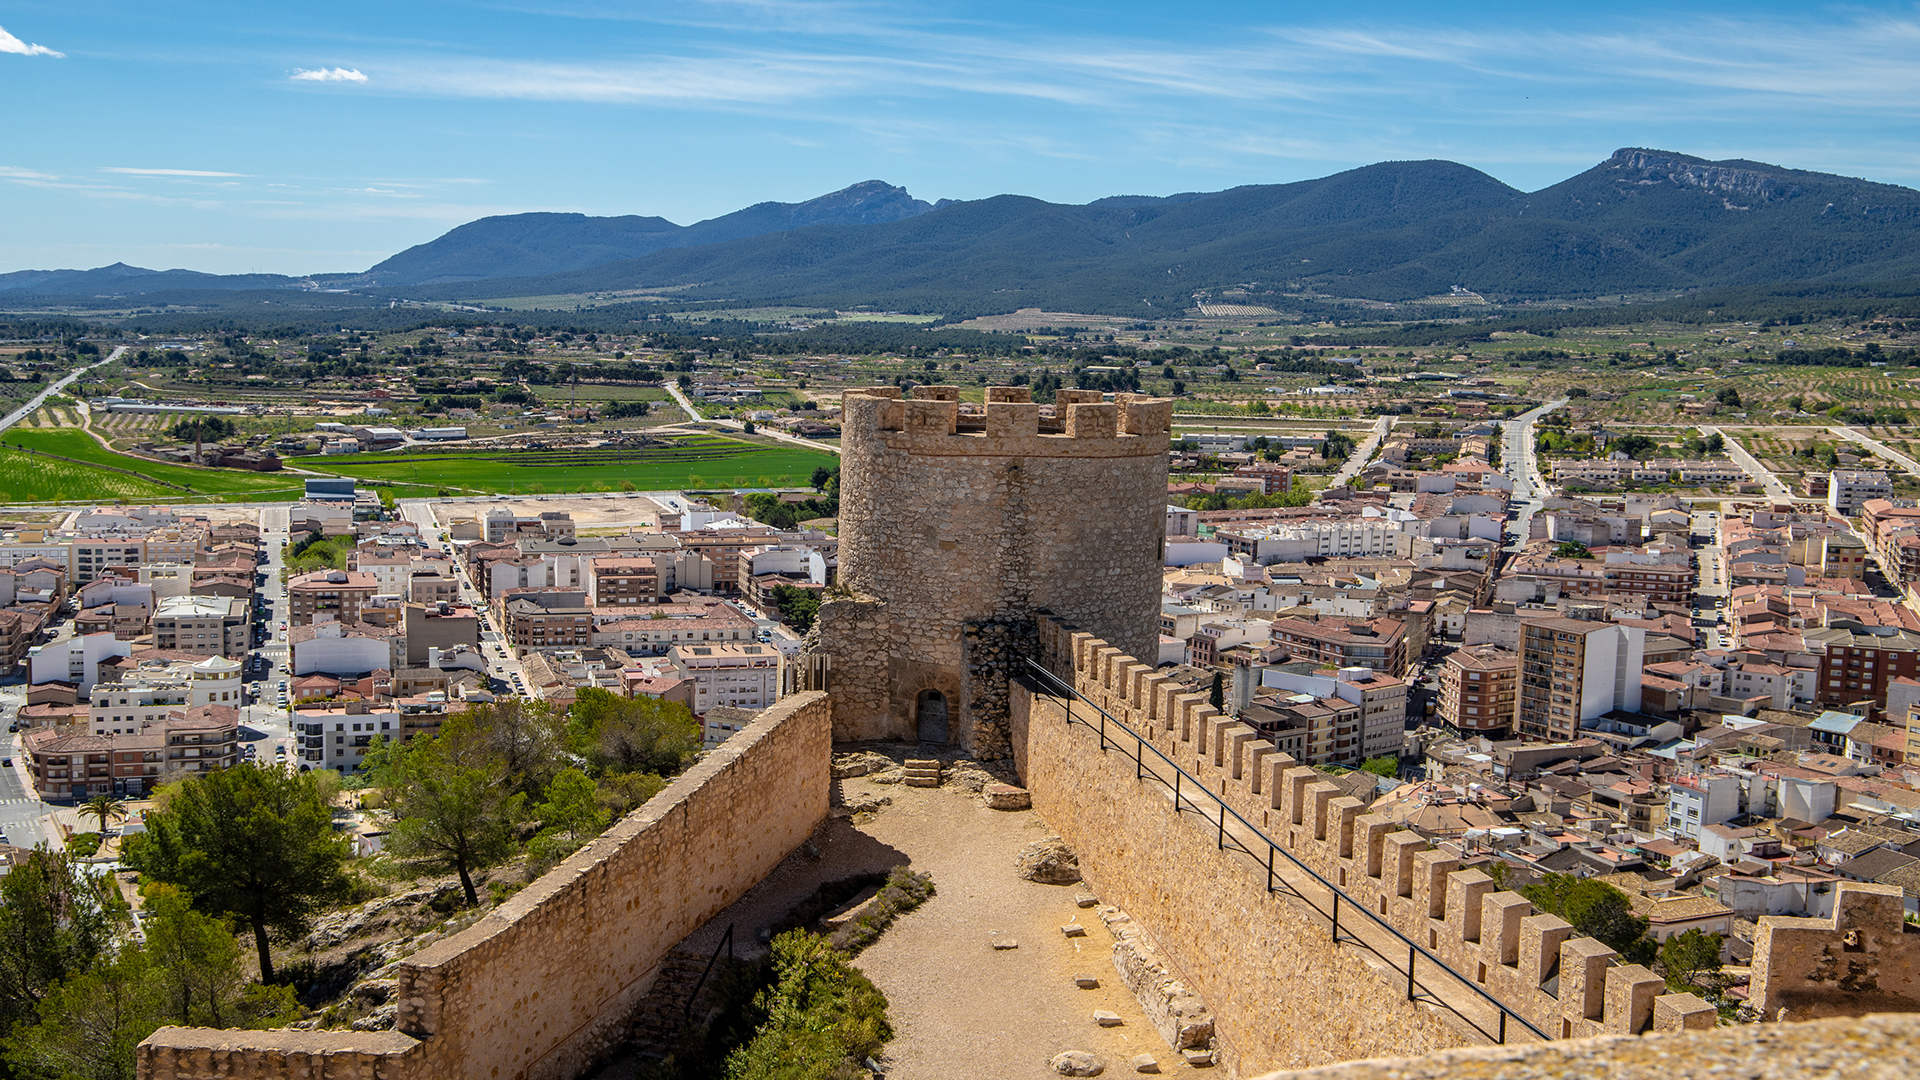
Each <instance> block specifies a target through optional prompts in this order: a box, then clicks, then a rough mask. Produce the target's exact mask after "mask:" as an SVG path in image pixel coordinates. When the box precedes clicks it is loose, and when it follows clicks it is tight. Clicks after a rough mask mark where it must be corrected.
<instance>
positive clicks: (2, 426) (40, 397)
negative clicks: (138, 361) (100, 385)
mask: <svg viewBox="0 0 1920 1080" xmlns="http://www.w3.org/2000/svg"><path fill="white" fill-rule="evenodd" d="M126 351H127V346H125V345H116V346H114V350H113V351H112V352H110V353H108V354H107V357H106V359H104V360H96V361H94V362H93V363H91V364H85V365H82V366H81V367H77V368H74V369H73V370H72V371H70V372H68V373H67V374H66V376H65V377H64V378H62V379H61V380H60V381H59V382H57V383H54V384H53V385H51V386H49V387H47V388H46V389H45V390H42V391H40V393H39V394H37V395H35V396H34V398H33V400H32V401H29V402H27V403H26V404H25V405H22V406H20V407H19V408H17V409H15V410H13V411H12V412H10V413H8V414H7V415H6V418H5V419H3V420H0V431H5V430H7V429H8V428H10V427H12V426H13V425H15V424H17V423H19V422H20V421H22V420H24V419H26V418H27V417H28V416H29V415H31V414H32V413H33V410H35V409H37V408H39V407H40V404H41V403H42V402H44V401H46V400H47V399H48V398H50V397H52V396H53V395H55V394H57V393H59V392H60V391H62V390H65V389H66V388H67V387H68V386H70V385H72V383H73V380H75V379H77V378H79V377H80V376H82V375H84V374H86V373H87V372H89V371H92V370H93V369H94V368H97V367H99V366H100V365H101V364H111V363H113V362H114V361H115V360H118V359H120V354H121V353H124V352H126Z"/></svg>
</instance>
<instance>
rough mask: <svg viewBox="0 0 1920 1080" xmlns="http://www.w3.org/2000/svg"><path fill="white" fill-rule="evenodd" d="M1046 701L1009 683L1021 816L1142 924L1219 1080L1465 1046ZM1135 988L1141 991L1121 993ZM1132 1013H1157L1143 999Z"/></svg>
mask: <svg viewBox="0 0 1920 1080" xmlns="http://www.w3.org/2000/svg"><path fill="white" fill-rule="evenodd" d="M1063 717H1064V714H1063V713H1062V712H1060V710H1059V709H1058V707H1057V704H1056V703H1055V702H1054V701H1053V700H1052V699H1050V698H1046V697H1043V696H1034V695H1032V694H1031V693H1029V692H1028V691H1027V689H1026V687H1025V686H1023V685H1022V684H1020V683H1018V682H1016V683H1015V685H1014V689H1013V708H1012V728H1013V734H1014V762H1015V764H1016V765H1017V766H1018V767H1019V769H1020V774H1021V776H1022V778H1023V780H1024V782H1025V783H1026V786H1027V788H1028V789H1029V790H1030V791H1031V792H1032V794H1033V808H1034V809H1035V810H1036V811H1038V812H1039V814H1040V816H1041V817H1042V818H1043V819H1045V820H1046V822H1047V825H1048V826H1049V827H1050V828H1052V829H1053V830H1054V831H1055V832H1057V833H1059V834H1060V836H1061V837H1062V838H1063V839H1065V840H1066V841H1067V843H1069V844H1071V845H1072V846H1073V849H1074V851H1075V852H1076V853H1077V854H1078V855H1079V857H1080V872H1081V874H1082V875H1084V876H1085V878H1086V880H1087V882H1088V884H1089V885H1090V886H1091V887H1092V888H1093V890H1094V892H1095V893H1097V894H1098V895H1099V897H1100V899H1101V900H1102V902H1104V903H1107V904H1113V905H1117V906H1119V907H1120V908H1121V909H1123V910H1125V911H1126V912H1127V914H1128V915H1130V916H1132V917H1133V919H1134V920H1135V921H1137V922H1138V923H1140V924H1141V925H1142V926H1144V927H1145V928H1146V929H1147V930H1149V931H1150V932H1151V933H1152V935H1153V938H1154V939H1155V941H1156V943H1157V945H1158V947H1159V953H1160V959H1161V961H1162V962H1163V963H1164V964H1165V965H1166V966H1167V967H1168V968H1169V969H1171V971H1172V972H1174V973H1176V974H1177V975H1178V976H1179V981H1180V982H1182V983H1184V984H1185V985H1186V986H1188V987H1191V988H1192V989H1193V990H1194V991H1196V992H1197V993H1198V994H1199V996H1200V997H1201V998H1202V999H1203V1000H1204V1001H1205V1002H1206V1003H1207V1005H1208V1006H1209V1007H1210V1008H1211V1010H1212V1013H1213V1021H1214V1025H1213V1034H1214V1037H1215V1038H1216V1039H1217V1049H1216V1057H1217V1059H1218V1062H1219V1064H1220V1066H1221V1068H1222V1069H1223V1071H1225V1072H1227V1073H1228V1074H1229V1075H1235V1076H1249V1075H1253V1074H1255V1073H1260V1072H1265V1071H1267V1070H1270V1069H1276V1068H1282V1067H1299V1066H1306V1065H1318V1064H1322V1063H1326V1062H1334V1061H1347V1060H1351V1059H1353V1058H1363V1057H1374V1056H1377V1055H1380V1054H1386V1053H1392V1052H1395V1051H1399V1052H1408V1051H1412V1052H1424V1051H1428V1050H1437V1049H1442V1048H1445V1047H1450V1046H1460V1045H1464V1044H1465V1043H1467V1041H1468V1039H1467V1035H1466V1033H1465V1032H1463V1031H1461V1030H1459V1029H1457V1028H1455V1027H1454V1026H1453V1025H1452V1024H1451V1023H1449V1022H1448V1021H1446V1020H1444V1019H1441V1018H1440V1017H1438V1016H1436V1015H1435V1014H1434V1013H1432V1012H1431V1011H1429V1010H1425V1009H1421V1008H1418V1007H1416V1006H1414V1005H1413V1004H1411V1003H1409V1002H1407V1001H1406V1000H1405V999H1404V994H1403V993H1397V992H1396V991H1395V990H1394V988H1392V987H1391V986H1389V985H1388V984H1387V983H1386V982H1385V981H1383V980H1382V979H1380V978H1379V977H1378V976H1376V975H1375V974H1374V972H1373V971H1372V969H1371V968H1369V967H1368V965H1367V963H1366V961H1365V960H1364V959H1363V958H1362V956H1361V954H1360V953H1359V952H1358V951H1357V950H1354V949H1342V948H1337V947H1335V946H1334V945H1332V944H1331V943H1330V942H1329V940H1328V935H1327V929H1326V927H1325V925H1324V924H1322V923H1320V922H1317V921H1316V920H1315V919H1313V918H1312V917H1311V915H1310V914H1309V913H1308V912H1307V911H1306V910H1304V909H1303V908H1301V907H1299V906H1297V905H1296V904H1294V903H1292V902H1290V901H1288V900H1287V899H1286V898H1284V897H1282V896H1280V895H1278V894H1272V893H1268V892H1267V890H1266V883H1265V881H1264V879H1263V878H1262V877H1258V876H1256V875H1253V874H1249V873H1247V872H1245V870H1244V868H1243V867H1241V866H1240V865H1239V864H1238V863H1237V862H1236V860H1234V859H1233V858H1232V857H1231V856H1229V855H1227V854H1225V853H1223V852H1220V851H1218V850H1216V848H1215V846H1214V836H1213V834H1212V832H1211V831H1208V830H1203V829H1200V828H1197V827H1196V824H1195V821H1194V819H1193V816H1192V815H1191V814H1188V815H1182V816H1179V817H1176V816H1175V815H1174V813H1173V808H1172V803H1171V802H1170V801H1169V800H1167V799H1166V798H1165V797H1163V795H1162V794H1161V793H1160V792H1159V791H1157V790H1153V789H1149V788H1148V787H1147V786H1145V785H1142V784H1141V783H1140V782H1138V781H1136V780H1135V779H1134V767H1133V761H1132V759H1131V758H1130V757H1125V756H1122V755H1121V754H1119V753H1116V752H1112V751H1109V752H1108V753H1106V754H1104V755H1103V754H1101V753H1100V751H1099V749H1098V746H1097V743H1096V736H1095V734H1094V733H1093V732H1090V731H1088V730H1087V729H1086V728H1085V727H1083V726H1075V727H1071V728H1069V727H1068V726H1066V724H1065V723H1064V722H1063ZM1130 988H1133V989H1135V990H1136V993H1138V991H1139V989H1140V988H1139V987H1130ZM1142 1007H1143V1008H1146V1009H1148V1010H1149V1015H1150V1016H1152V1015H1156V1013H1157V1012H1158V1011H1160V1010H1157V1009H1155V1008H1154V1003H1153V1002H1152V1001H1151V999H1148V1000H1143V1002H1142Z"/></svg>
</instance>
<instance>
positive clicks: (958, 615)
mask: <svg viewBox="0 0 1920 1080" xmlns="http://www.w3.org/2000/svg"><path fill="white" fill-rule="evenodd" d="M913 395H914V396H913V398H912V399H911V400H903V399H902V398H901V396H900V391H899V390H898V389H896V388H894V387H876V388H872V389H867V390H853V391H849V392H848V393H847V394H846V395H845V399H844V400H845V405H846V411H845V416H844V421H843V427H842V430H843V433H844V434H843V439H844V441H843V444H842V447H841V460H842V462H843V466H842V473H841V495H840V583H841V585H842V586H843V587H844V589H843V592H844V593H845V595H843V596H840V597H837V598H833V599H829V600H828V601H827V602H826V603H825V604H823V605H822V606H821V612H820V624H821V633H820V635H819V638H818V641H817V643H816V645H815V649H816V652H817V653H818V654H819V655H824V656H826V657H827V658H828V659H829V662H830V669H831V675H830V677H829V680H828V684H827V685H828V686H829V687H830V688H831V689H832V691H833V696H834V735H835V737H836V738H839V739H876V738H893V739H915V738H921V737H926V736H927V735H928V734H929V732H928V731H923V730H922V729H921V726H920V723H919V720H920V719H921V718H923V717H926V716H929V715H932V716H934V717H938V716H939V715H940V714H941V713H942V712H944V716H945V723H946V731H945V734H944V738H941V739H940V741H947V742H954V743H958V744H959V745H961V746H962V747H964V748H966V749H967V750H968V751H969V752H970V753H972V754H973V755H974V756H975V757H980V758H996V757H1004V756H1006V754H1007V752H1008V745H1007V733H1006V708H1007V675H1008V673H1009V672H1010V671H1011V670H1013V668H1014V666H1015V665H1016V663H1017V662H1018V661H1019V660H1021V659H1024V658H1026V657H1029V656H1031V655H1032V646H1033V614H1034V612H1035V611H1037V610H1040V609H1047V610H1051V611H1054V612H1058V613H1060V614H1061V615H1062V616H1063V617H1066V618H1070V619H1072V620H1074V621H1075V622H1076V623H1078V624H1079V625H1082V626H1087V627H1093V628H1097V629H1098V632H1099V633H1101V634H1103V635H1106V636H1107V637H1108V639H1109V640H1112V641H1115V642H1117V643H1120V644H1122V645H1123V646H1124V647H1126V648H1129V649H1131V650H1133V651H1135V652H1137V653H1141V654H1146V653H1147V652H1148V651H1149V650H1150V649H1151V648H1152V647H1153V645H1154V644H1155V641H1156V638H1155V627H1156V625H1157V614H1158V611H1159V591H1158V590H1159V581H1160V576H1159V572H1160V565H1161V561H1162V546H1163V533H1164V531H1165V503H1166V480H1167V445H1168V444H1167V438H1168V429H1169V425H1170V423H1171V420H1172V403H1171V402H1168V401H1163V400H1157V399H1149V398H1145V397H1141V396H1138V395H1133V394H1121V395H1119V397H1118V400H1117V401H1116V402H1115V403H1112V404H1106V403H1104V402H1103V400H1102V395H1101V394H1099V393H1098V392H1095V391H1084V390H1062V391H1059V393H1058V394H1057V395H1056V398H1055V401H1056V409H1057V410H1058V412H1059V417H1058V419H1054V418H1043V417H1042V416H1041V415H1040V406H1039V405H1036V404H1034V403H1033V402H1032V401H1031V400H1030V399H1029V397H1028V394H1027V391H1026V389H1025V388H1024V387H990V388H988V391H987V404H986V411H985V415H984V417H982V416H965V417H963V416H961V414H960V411H959V408H960V402H959V391H958V389H957V388H955V387H950V386H921V387H915V388H914V391H913ZM930 731H931V732H932V734H934V735H935V736H938V735H939V731H938V727H937V726H935V727H932V728H931V729H930Z"/></svg>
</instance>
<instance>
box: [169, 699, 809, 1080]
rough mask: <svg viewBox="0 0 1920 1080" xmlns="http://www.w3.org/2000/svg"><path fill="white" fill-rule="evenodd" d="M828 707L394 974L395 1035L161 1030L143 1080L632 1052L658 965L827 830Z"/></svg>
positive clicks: (438, 1071) (423, 1074) (497, 1065)
mask: <svg viewBox="0 0 1920 1080" xmlns="http://www.w3.org/2000/svg"><path fill="white" fill-rule="evenodd" d="M831 756H832V731H831V704H830V703H829V701H828V699H827V696H826V695H825V694H821V693H803V694H798V695H795V696H793V697H789V698H787V699H785V700H783V701H781V702H780V703H779V704H777V705H775V706H773V707H772V708H770V709H768V710H766V711H765V712H763V713H762V714H761V716H760V717H759V719H757V720H755V721H754V722H753V723H752V724H751V725H749V726H748V727H747V728H746V729H745V730H744V731H742V732H740V733H739V734H736V735H735V736H734V737H733V738H731V739H729V740H727V742H726V743H725V744H723V745H722V746H721V747H719V748H718V749H717V750H715V751H713V752H712V753H710V754H708V755H707V756H706V757H705V758H704V759H702V761H701V762H700V763H699V764H698V765H695V766H694V767H693V768H692V769H690V770H688V771H687V772H686V773H685V774H684V775H682V776H680V777H678V778H677V779H675V780H674V781H673V783H672V784H670V785H668V787H667V788H666V790H664V791H662V792H661V793H660V794H659V795H657V796H655V797H654V798H653V799H652V800H650V801H649V802H648V803H647V804H646V805H645V806H642V807H641V808H639V809H638V810H635V811H634V812H633V813H631V814H629V815H627V816H626V817H625V818H623V819H622V820H621V821H620V822H619V823H617V824H616V825H614V827H613V828H611V829H609V830H608V831H607V832H606V833H605V834H603V835H602V836H600V837H599V838H597V839H595V840H594V841H593V842H592V843H590V844H588V845H587V846H586V847H584V848H582V849H581V850H580V851H578V852H576V853H575V854H574V855H573V856H572V857H571V858H569V859H568V860H567V861H566V862H564V863H562V864H561V865H559V866H557V867H555V868H554V869H553V870H552V871H550V872H548V873H547V874H546V875H544V876H542V877H541V878H540V879H539V880H538V881H536V882H534V883H533V884H532V885H530V886H528V887H527V888H526V889H525V890H523V891H522V892H520V893H519V894H517V895H515V896H514V897H513V898H512V899H510V900H508V901H507V902H506V903H505V904H502V905H501V906H500V907H498V908H496V909H494V910H493V911H491V912H489V913H488V914H487V915H486V916H485V917H484V918H482V919H481V920H480V921H479V922H477V923H475V924H474V925H473V926H471V927H469V928H468V929H466V930H464V931H462V932H461V933H459V934H456V935H454V936H453V937H451V938H448V939H447V940H445V941H442V942H438V943H436V944H434V945H432V946H430V947H428V948H426V949H424V950H422V951H421V952H419V953H416V954H414V955H413V956H412V957H409V958H408V959H407V960H405V961H404V962H402V963H401V965H400V966H399V968H398V970H397V971H396V972H395V978H396V979H397V980H398V983H399V985H398V989H397V991H396V997H397V999H398V1001H399V1015H398V1025H397V1030H395V1031H391V1032H375V1033H364V1032H349V1031H318V1032H314V1031H257V1032H256V1031H214V1030H204V1029H197V1028H180V1027H166V1028H161V1029H160V1030H159V1031H157V1032H155V1033H154V1034H153V1035H152V1036H151V1037H150V1038H148V1039H147V1040H146V1041H145V1042H143V1043H141V1045H140V1050H139V1075H140V1077H142V1080H212V1078H214V1077H220V1078H252V1077H260V1078H267V1077H275V1078H277V1077H302V1078H307V1077H311V1078H313V1080H323V1078H324V1080H363V1078H364V1080H376V1078H377V1080H439V1078H443V1077H496V1078H499V1080H571V1078H572V1077H574V1076H577V1075H579V1074H580V1072H582V1071H583V1070H584V1069H585V1068H586V1067H587V1066H588V1065H589V1064H591V1063H592V1062H593V1060H594V1059H595V1058H597V1057H599V1056H601V1055H602V1054H604V1053H606V1052H607V1051H608V1050H611V1049H612V1048H613V1047H615V1046H617V1045H618V1044H619V1043H620V1042H621V1041H623V1040H624V1038H625V1034H626V1025H627V1021H628V1018H629V1016H630V1015H631V1013H632V1010H633V1008H634V1006H635V1004H636V1003H637V1002H638V1001H639V999H640V997H641V995H642V994H644V993H645V991H646V990H647V988H648V987H649V986H650V985H651V983H652V980H653V977H654V975H655V973H656V971H657V968H658V964H659V962H660V960H661V958H662V957H664V956H665V955H666V954H667V952H668V950H670V949H671V948H673V946H674V945H675V944H677V943H678V942H679V941H680V940H681V939H683V938H685V937H686V935H687V934H689V933H691V932H692V931H693V930H695V929H697V928H698V927H699V926H700V925H701V924H703V923H705V922H706V921H707V920H709V919H711V918H712V917H713V916H715V915H717V914H719V912H720V911H721V910H723V909H724V908H726V906H727V905H729V904H731V903H732V902H733V901H735V900H737V899H739V898H740V897H741V896H742V895H744V894H745V893H746V891H747V890H748V889H750V888H751V887H752V886H753V885H754V884H756V883H757V882H759V881H760V879H761V878H763V877H764V876H766V874H767V873H768V872H770V871H771V870H772V869H773V868H774V867H775V866H776V865H778V864H779V862H780V860H781V859H783V858H785V857H786V856H787V854H788V853H789V852H791V851H792V850H793V849H794V848H796V847H798V846H799V845H800V844H801V843H802V842H804V841H805V840H806V838H807V836H808V835H809V834H810V833H811V832H812V831H813V829H814V828H815V827H816V826H817V825H819V823H820V822H821V821H822V820H824V819H825V817H826V812H827V794H828V789H829V786H830V784H831V780H830V778H829V772H830V759H831Z"/></svg>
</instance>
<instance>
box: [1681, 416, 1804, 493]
mask: <svg viewBox="0 0 1920 1080" xmlns="http://www.w3.org/2000/svg"><path fill="white" fill-rule="evenodd" d="M1700 434H1702V435H1718V436H1720V439H1721V441H1722V442H1724V443H1726V446H1727V456H1728V457H1730V458H1732V459H1733V462H1734V464H1736V465H1738V466H1740V467H1741V468H1743V469H1745V470H1747V475H1748V476H1751V477H1753V478H1754V479H1755V480H1757V481H1759V482H1760V483H1761V484H1763V485H1765V486H1766V489H1767V494H1768V495H1771V496H1773V497H1774V498H1776V499H1789V500H1790V499H1792V498H1793V489H1791V488H1789V487H1787V485H1786V484H1785V483H1784V482H1783V481H1781V479H1780V478H1779V477H1778V476H1775V475H1774V474H1773V473H1772V472H1770V471H1768V469H1767V467H1766V466H1765V465H1762V464H1760V461H1759V459H1758V458H1755V457H1754V456H1753V455H1752V454H1749V453H1747V450H1746V447H1744V446H1741V445H1740V444H1739V443H1738V442H1735V441H1734V438H1733V436H1731V435H1729V434H1727V433H1726V432H1725V431H1723V430H1721V429H1720V428H1717V427H1703V428H1701V429H1700Z"/></svg>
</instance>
